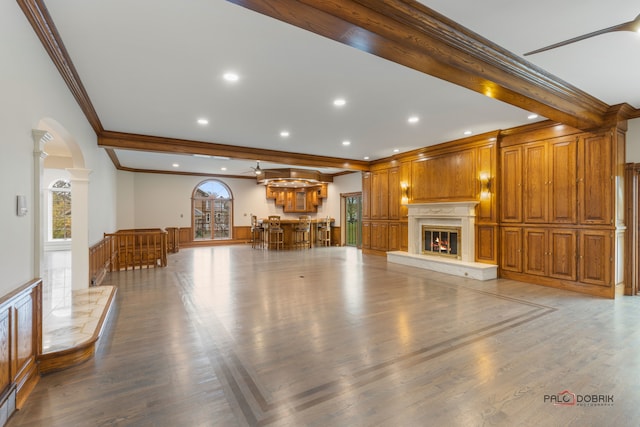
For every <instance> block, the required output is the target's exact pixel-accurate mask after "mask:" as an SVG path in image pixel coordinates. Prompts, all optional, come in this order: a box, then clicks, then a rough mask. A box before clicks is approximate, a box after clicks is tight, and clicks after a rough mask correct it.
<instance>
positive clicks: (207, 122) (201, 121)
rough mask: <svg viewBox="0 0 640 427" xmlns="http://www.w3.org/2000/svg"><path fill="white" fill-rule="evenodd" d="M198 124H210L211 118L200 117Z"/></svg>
mask: <svg viewBox="0 0 640 427" xmlns="http://www.w3.org/2000/svg"><path fill="white" fill-rule="evenodd" d="M198 124H199V125H203V126H204V125H208V124H209V120H207V119H198Z"/></svg>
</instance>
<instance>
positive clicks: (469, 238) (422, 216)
mask: <svg viewBox="0 0 640 427" xmlns="http://www.w3.org/2000/svg"><path fill="white" fill-rule="evenodd" d="M477 204H478V202H477V201H475V200H473V201H468V202H443V203H411V204H407V205H405V206H407V208H408V209H409V253H410V254H415V255H421V254H422V247H423V245H422V241H421V239H422V235H421V234H422V233H421V229H422V226H423V225H433V226H450V227H460V228H461V229H462V248H461V251H460V256H461V260H462V261H465V262H474V261H475V246H476V245H475V234H476V233H475V219H476V205H477Z"/></svg>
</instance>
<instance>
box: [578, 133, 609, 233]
mask: <svg viewBox="0 0 640 427" xmlns="http://www.w3.org/2000/svg"><path fill="white" fill-rule="evenodd" d="M611 150H612V142H611V137H610V135H609V134H608V133H602V134H599V135H593V136H589V137H584V138H582V141H581V144H580V147H579V154H578V162H579V163H578V164H579V165H580V167H581V173H580V209H579V210H580V222H581V223H582V224H612V223H613V217H612V203H613V202H612V197H611V196H612V194H611V192H612V189H611V186H612V185H613V184H612V178H613V170H612V166H611V158H612V153H611Z"/></svg>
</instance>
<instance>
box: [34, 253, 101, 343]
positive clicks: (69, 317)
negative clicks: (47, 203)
mask: <svg viewBox="0 0 640 427" xmlns="http://www.w3.org/2000/svg"><path fill="white" fill-rule="evenodd" d="M42 279H43V280H42V282H43V288H42V323H43V327H42V329H43V331H42V351H43V353H52V352H56V351H61V350H66V349H69V348H72V347H75V346H77V345H79V344H81V343H83V342H85V341H88V340H90V339H91V338H92V337H93V335H94V334H95V333H96V329H97V328H98V327H99V322H100V318H101V317H102V313H103V311H104V309H105V307H106V305H107V304H108V303H109V297H110V295H111V292H112V289H113V287H112V286H96V287H91V288H87V289H82V290H76V291H74V290H72V289H71V251H49V252H45V269H44V274H43V277H42Z"/></svg>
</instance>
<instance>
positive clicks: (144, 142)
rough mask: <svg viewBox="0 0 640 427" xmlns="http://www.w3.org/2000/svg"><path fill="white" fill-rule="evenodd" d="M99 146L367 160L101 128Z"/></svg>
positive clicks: (322, 163)
mask: <svg viewBox="0 0 640 427" xmlns="http://www.w3.org/2000/svg"><path fill="white" fill-rule="evenodd" d="M98 146H99V147H103V148H115V149H123V150H141V151H154V152H157V153H178V154H205V155H209V156H226V157H232V158H236V159H249V160H255V159H256V158H258V159H260V160H262V161H268V162H276V163H285V164H290V165H294V166H314V167H333V168H340V169H350V170H361V171H362V170H369V162H366V161H362V160H352V159H343V158H339V157H326V156H315V155H312V154H300V153H289V152H286V151H277V150H266V149H259V148H251V147H242V146H236V145H225V144H217V143H210V142H201V141H191V140H185V139H177V138H164V137H157V136H148V135H137V134H130V133H122V132H112V131H104V132H101V133H100V134H99V135H98Z"/></svg>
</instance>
